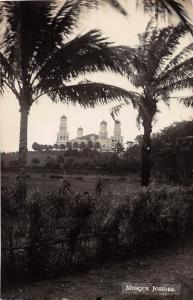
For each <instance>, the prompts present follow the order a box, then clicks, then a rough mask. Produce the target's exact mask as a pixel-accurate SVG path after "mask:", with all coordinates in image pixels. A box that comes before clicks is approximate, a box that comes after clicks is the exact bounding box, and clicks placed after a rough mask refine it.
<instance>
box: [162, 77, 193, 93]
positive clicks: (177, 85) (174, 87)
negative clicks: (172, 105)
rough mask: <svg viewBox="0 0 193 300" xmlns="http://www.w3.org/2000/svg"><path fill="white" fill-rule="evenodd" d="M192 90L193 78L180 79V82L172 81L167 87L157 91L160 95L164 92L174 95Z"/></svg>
mask: <svg viewBox="0 0 193 300" xmlns="http://www.w3.org/2000/svg"><path fill="white" fill-rule="evenodd" d="M186 88H188V89H192V88H193V77H188V78H185V79H180V80H178V81H175V82H173V81H171V82H168V84H167V85H164V86H163V87H160V88H159V89H157V92H158V93H159V94H162V92H164V93H165V92H168V93H172V92H175V91H180V90H183V89H186Z"/></svg>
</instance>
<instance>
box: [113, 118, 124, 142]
mask: <svg viewBox="0 0 193 300" xmlns="http://www.w3.org/2000/svg"><path fill="white" fill-rule="evenodd" d="M117 143H121V144H122V145H123V137H122V136H121V122H120V121H115V123H114V134H113V137H112V147H114V146H115V145H116V144H117Z"/></svg>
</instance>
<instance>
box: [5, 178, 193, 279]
mask: <svg viewBox="0 0 193 300" xmlns="http://www.w3.org/2000/svg"><path fill="white" fill-rule="evenodd" d="M106 184H107V183H106ZM98 185H99V183H98ZM98 185H97V186H98ZM16 186H17V185H16ZM105 186H106V185H105V184H104V185H100V191H98V190H99V188H96V195H95V197H94V196H91V195H90V194H89V193H87V192H84V193H75V192H74V191H73V189H72V187H71V184H70V183H69V182H67V181H65V180H61V181H60V186H59V188H58V189H57V190H56V191H54V192H50V193H47V194H45V195H43V194H41V193H40V191H38V190H34V191H32V192H31V193H30V194H29V195H28V197H27V204H26V206H23V207H22V209H21V208H20V207H19V206H18V205H17V203H18V200H17V194H15V188H16V187H12V188H8V187H6V188H3V190H2V218H3V222H2V242H3V245H4V243H5V242H7V244H8V247H7V248H8V250H4V248H5V247H3V249H2V278H3V279H7V280H10V279H11V276H13V274H14V276H19V274H24V275H23V276H24V277H26V274H27V275H28V277H29V276H36V277H37V274H39V275H42V276H45V275H48V274H58V273H59V274H61V272H67V271H69V270H72V269H73V268H77V266H79V267H80V266H84V267H85V266H86V265H87V264H88V262H91V263H94V262H98V261H99V260H107V259H112V258H114V257H115V258H117V257H119V256H120V255H121V256H125V255H126V256H128V255H129V254H131V253H132V252H133V251H136V250H138V251H139V250H140V249H141V251H144V249H150V248H152V245H153V244H154V245H157V246H158V245H160V243H164V242H165V241H171V240H175V239H176V240H177V239H178V240H179V239H180V238H184V237H186V236H191V234H192V233H193V197H192V195H193V187H192V186H191V187H169V186H162V187H160V188H154V187H149V188H139V189H138V190H132V191H130V192H129V194H128V195H127V196H126V197H125V198H124V199H123V200H122V201H120V199H119V198H118V195H113V194H112V193H110V192H109V193H105V191H104V189H105ZM23 242H24V244H25V245H26V246H25V247H24V246H23V247H22V243H23ZM18 243H19V244H21V245H20V247H19V248H18V249H15V250H13V247H16V246H18Z"/></svg>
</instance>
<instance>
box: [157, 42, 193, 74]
mask: <svg viewBox="0 0 193 300" xmlns="http://www.w3.org/2000/svg"><path fill="white" fill-rule="evenodd" d="M191 53H192V54H193V43H191V44H190V45H188V46H186V47H185V48H184V49H183V50H182V51H180V53H178V55H176V56H175V57H174V58H173V59H172V60H171V61H169V63H168V64H167V65H166V66H165V68H163V69H162V70H161V74H160V75H159V76H163V75H164V74H166V72H167V71H170V70H172V69H173V68H174V67H175V66H177V65H178V64H181V63H182V62H183V61H184V60H185V59H187V58H188V57H189V55H190V54H191Z"/></svg>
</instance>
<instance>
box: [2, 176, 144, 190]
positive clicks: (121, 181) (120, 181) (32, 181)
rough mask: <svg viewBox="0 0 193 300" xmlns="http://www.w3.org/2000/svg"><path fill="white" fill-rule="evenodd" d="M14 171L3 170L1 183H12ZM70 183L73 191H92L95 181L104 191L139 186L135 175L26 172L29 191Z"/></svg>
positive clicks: (51, 188)
mask: <svg viewBox="0 0 193 300" xmlns="http://www.w3.org/2000/svg"><path fill="white" fill-rule="evenodd" d="M16 175H17V174H16V172H3V173H2V185H7V184H8V185H13V184H14V182H15V180H16ZM62 178H63V179H65V180H66V181H68V182H69V183H70V184H71V187H72V189H73V191H76V192H79V191H81V192H89V193H94V192H95V188H96V185H97V183H99V182H102V187H103V188H104V190H105V191H106V192H112V193H115V194H120V193H121V194H127V192H128V190H130V189H133V188H136V187H139V186H140V179H139V177H137V175H133V174H132V175H130V176H124V177H121V176H119V177H118V176H102V175H101V176H100V175H64V176H62V175H61V174H52V173H43V174H41V173H28V178H27V184H28V187H29V191H30V190H31V189H34V188H38V189H39V190H40V191H42V192H48V191H53V190H56V189H57V187H59V185H60V182H61V180H62Z"/></svg>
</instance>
